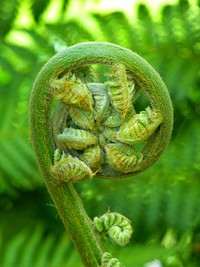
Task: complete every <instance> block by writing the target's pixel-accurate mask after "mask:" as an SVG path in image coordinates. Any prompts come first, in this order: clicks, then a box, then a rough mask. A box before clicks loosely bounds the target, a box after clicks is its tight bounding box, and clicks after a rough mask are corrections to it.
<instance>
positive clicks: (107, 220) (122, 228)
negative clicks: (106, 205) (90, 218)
mask: <svg viewBox="0 0 200 267" xmlns="http://www.w3.org/2000/svg"><path fill="white" fill-rule="evenodd" d="M94 226H95V228H96V230H97V231H98V232H100V233H103V234H106V235H107V236H108V237H109V240H110V241H111V242H112V243H113V244H116V245H118V246H121V247H123V246H125V245H127V244H128V243H129V241H130V239H131V236H132V233H133V228H132V225H131V221H130V220H129V219H128V218H126V217H125V216H123V215H122V214H120V213H117V212H107V213H106V214H104V215H103V216H101V217H95V218H94Z"/></svg>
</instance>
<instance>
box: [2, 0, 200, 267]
mask: <svg viewBox="0 0 200 267" xmlns="http://www.w3.org/2000/svg"><path fill="white" fill-rule="evenodd" d="M87 2H89V1H83V0H80V1H66V0H62V1H61V0H60V1H55V0H52V1H49V0H44V1H39V0H30V1H25V0H24V1H17V0H11V1H7V0H1V5H0V42H1V45H0V114H1V115H0V207H1V209H0V266H2V267H15V266H20V267H28V266H29V267H44V266H48V267H51V266H52V267H62V266H63V267H64V266H68V267H70V266H72V267H74V266H81V263H80V260H79V257H78V255H77V253H76V251H75V249H74V248H73V245H72V243H71V241H70V240H69V238H68V235H67V234H66V233H65V230H64V227H63V226H62V223H61V222H60V220H59V218H58V216H57V213H56V210H55V208H54V207H53V205H52V203H51V200H50V198H49V195H48V193H47V192H46V188H45V185H44V183H43V180H42V177H41V174H40V173H39V170H38V167H37V164H36V161H35V156H34V154H33V151H32V148H31V144H30V140H29V128H28V105H29V104H28V102H29V96H30V91H31V87H32V84H33V81H34V79H35V77H36V75H37V73H38V71H39V70H40V68H41V67H42V66H43V64H44V63H45V62H46V61H47V60H48V59H49V58H50V57H51V56H53V55H54V54H55V53H57V52H58V51H59V50H61V49H62V48H63V47H67V46H70V45H73V44H75V43H78V42H84V41H109V42H113V43H116V44H119V45H122V46H125V47H127V48H130V49H131V50H133V51H135V52H137V53H138V54H140V55H141V56H143V57H144V58H145V59H146V60H147V61H148V62H149V63H150V64H152V65H153V67H154V68H155V69H156V70H157V71H158V72H159V73H160V74H161V76H162V78H163V80H164V82H165V83H166V85H167V87H168V89H169V91H170V95H171V98H172V101H173V106H174V117H175V121H174V131H173V136H172V140H171V142H170V144H169V146H168V148H167V150H166V152H165V154H164V155H163V156H162V157H161V159H160V160H159V161H158V162H157V163H156V164H155V165H154V166H152V167H151V168H150V169H149V170H147V171H145V172H144V173H142V174H140V175H138V176H134V177H132V178H131V179H128V180H123V181H115V182H113V181H103V180H95V179H93V180H92V181H91V182H83V183H80V184H78V185H76V187H77V190H78V191H79V193H80V195H81V197H82V199H83V202H84V205H85V207H86V209H87V212H88V214H89V215H90V216H91V218H92V217H94V216H97V215H101V214H102V213H104V212H106V211H107V210H108V209H110V210H111V211H118V212H121V213H123V214H124V215H126V216H127V217H129V218H130V219H131V220H132V222H133V226H134V235H133V238H132V240H131V243H130V245H128V247H126V248H122V249H117V248H114V247H113V246H110V245H109V244H107V245H106V246H107V247H108V249H109V250H110V251H113V253H114V254H115V255H117V256H118V257H119V258H120V259H121V261H122V262H124V263H125V264H126V266H130V267H131V266H137V267H143V266H144V267H147V266H150V265H148V264H150V263H149V262H154V265H151V266H155V267H159V266H172V267H176V266H178V267H179V266H180V267H181V266H184V267H197V266H199V265H200V256H199V255H200V232H199V230H200V198H199V192H200V180H199V176H200V152H199V151H200V123H199V118H200V2H199V1H191V2H189V1H187V0H179V1H177V2H176V3H174V4H165V5H162V6H161V7H160V9H159V10H158V12H157V13H156V15H155V12H154V13H152V12H151V10H150V8H149V6H148V5H147V4H144V3H138V4H137V5H134V9H133V10H132V11H130V12H129V13H130V14H129V15H127V14H126V13H125V12H123V11H119V10H113V11H110V12H102V11H101V12H100V11H98V9H97V8H96V9H94V11H89V12H86V11H85V12H84V8H85V7H86V5H87ZM90 2H91V3H92V2H93V5H94V6H95V5H96V6H98V1H97V0H96V1H90ZM131 12H132V13H131ZM73 14H75V15H73ZM77 14H81V15H80V16H77ZM156 262H157V263H156ZM152 264H153V263H152ZM155 264H157V265H155ZM159 264H160V265H159ZM161 264H162V265H161Z"/></svg>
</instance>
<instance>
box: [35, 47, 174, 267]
mask: <svg viewBox="0 0 200 267" xmlns="http://www.w3.org/2000/svg"><path fill="white" fill-rule="evenodd" d="M95 64H102V65H104V66H105V69H107V73H105V76H106V77H107V81H105V82H102V81H101V77H98V73H97V72H96V71H94V69H95V68H94V66H93V65H95ZM140 94H144V95H145V96H146V97H147V98H148V101H149V103H148V105H147V106H146V107H145V108H144V110H142V111H137V109H136V102H137V101H138V99H139V95H140ZM172 125H173V111H172V104H171V100H170V97H169V94H168V91H167V88H166V87H165V85H164V83H163V81H162V79H161V78H160V76H159V75H158V74H157V73H156V71H155V70H154V69H153V68H152V67H151V66H150V65H149V64H148V63H147V62H146V61H145V60H144V59H142V58H141V57H140V56H138V55H137V54H135V53H133V52H132V51H130V50H128V49H126V48H123V47H121V46H118V45H114V44H111V43H102V42H91V43H81V44H77V45H74V46H71V47H68V48H66V49H64V50H62V51H61V52H60V53H58V54H57V55H55V56H54V57H53V58H52V59H50V60H49V61H48V62H47V64H46V65H45V66H44V67H43V68H42V70H41V71H40V73H39V74H38V76H37V78H36V80H35V82H34V86H33V90H32V94H31V99H30V130H31V140H32V144H33V148H34V151H35V154H36V156H37V160H38V163H39V166H40V169H41V171H42V173H43V176H44V179H45V184H46V186H47V188H48V191H49V193H50V196H51V198H52V200H53V202H54V204H55V206H56V208H57V211H58V213H59V215H60V217H61V219H62V221H63V223H64V225H65V227H66V229H67V231H68V233H69V235H70V236H71V239H72V241H73V243H74V245H75V247H76V249H77V251H78V253H79V255H80V257H81V260H82V262H83V265H84V266H86V267H99V266H102V267H118V266H122V265H121V263H120V262H119V261H118V260H117V259H116V258H113V257H112V255H111V254H110V253H108V252H105V251H104V250H103V249H102V245H101V240H100V238H99V233H100V235H101V234H102V233H103V234H105V235H106V236H108V238H109V240H110V241H111V242H112V243H114V244H117V245H119V246H124V245H126V244H127V243H128V242H129V240H130V238H131V235H132V232H133V229H132V226H131V222H130V221H129V220H128V219H127V218H126V217H125V216H123V215H121V214H119V213H116V212H113V213H110V212H108V213H106V214H105V215H103V216H101V217H99V218H98V217H95V219H94V222H92V221H91V220H90V219H89V218H88V216H87V213H86V211H85V209H84V207H83V204H82V202H81V200H80V198H79V196H78V194H77V192H76V190H75V189H74V187H73V183H75V182H80V181H87V180H89V181H91V179H95V178H104V179H113V182H114V180H116V179H119V178H123V179H124V178H126V177H129V176H133V175H136V174H138V173H139V172H142V171H144V170H145V169H147V168H148V167H150V166H151V165H152V164H153V163H154V162H155V161H156V160H157V159H158V158H159V157H160V155H161V154H162V153H163V151H164V149H165V147H166V146H167V144H168V142H169V139H170V136H171V132H172ZM138 144H139V146H138ZM93 226H94V227H93Z"/></svg>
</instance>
